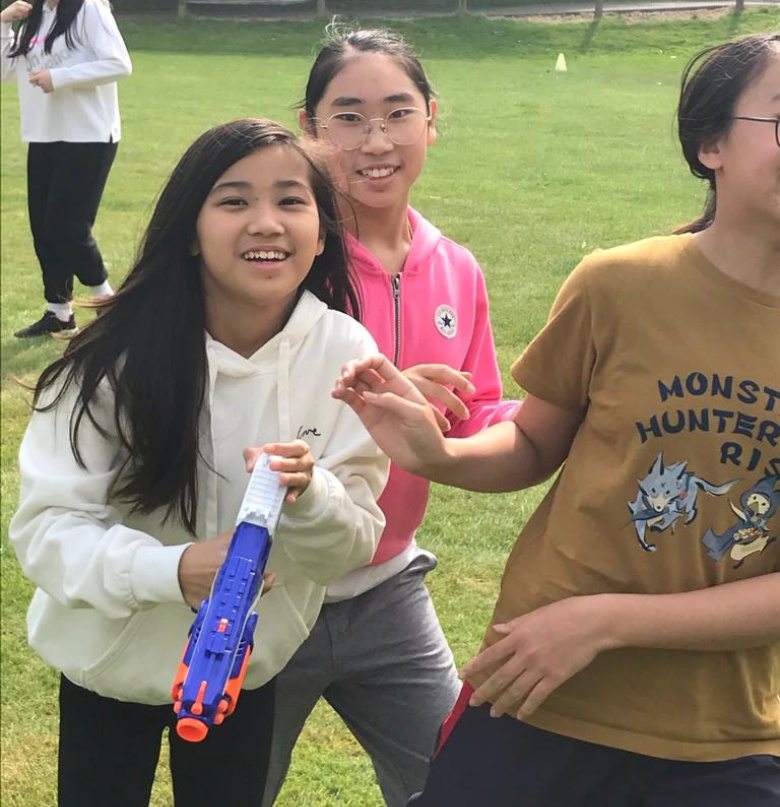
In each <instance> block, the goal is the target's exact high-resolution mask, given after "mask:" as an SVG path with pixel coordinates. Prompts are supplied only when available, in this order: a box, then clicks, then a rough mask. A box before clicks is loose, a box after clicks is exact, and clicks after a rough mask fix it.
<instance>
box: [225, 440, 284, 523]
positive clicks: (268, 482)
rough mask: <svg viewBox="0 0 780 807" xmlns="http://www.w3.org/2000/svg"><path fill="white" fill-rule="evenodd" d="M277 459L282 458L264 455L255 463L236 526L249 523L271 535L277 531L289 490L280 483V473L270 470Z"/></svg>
mask: <svg viewBox="0 0 780 807" xmlns="http://www.w3.org/2000/svg"><path fill="white" fill-rule="evenodd" d="M276 459H280V457H275V456H272V455H271V454H262V455H261V456H260V459H258V460H257V462H256V463H255V468H254V470H253V471H252V476H251V477H250V479H249V485H247V489H246V493H245V494H244V500H243V501H242V502H241V507H240V509H239V511H238V518H237V519H236V526H238V525H239V524H241V523H242V522H244V521H248V522H249V523H250V524H256V525H257V526H258V527H265V528H266V529H267V530H268V532H269V534H270V535H273V534H274V532H275V531H276V525H277V524H278V523H279V515H280V513H281V510H282V504H284V497H285V496H286V494H287V488H286V487H283V486H282V485H281V484H280V483H279V473H278V471H272V470H271V469H270V468H269V464H270V463H271V462H272V461H273V460H276Z"/></svg>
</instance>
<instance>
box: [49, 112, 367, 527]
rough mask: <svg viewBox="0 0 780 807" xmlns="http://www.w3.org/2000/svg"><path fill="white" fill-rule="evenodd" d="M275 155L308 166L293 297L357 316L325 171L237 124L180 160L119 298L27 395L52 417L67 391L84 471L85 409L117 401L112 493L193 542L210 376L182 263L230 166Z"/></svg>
mask: <svg viewBox="0 0 780 807" xmlns="http://www.w3.org/2000/svg"><path fill="white" fill-rule="evenodd" d="M279 145H281V146H283V147H284V148H287V149H291V150H293V151H295V152H297V153H298V154H300V155H301V156H302V157H303V158H304V159H305V160H306V162H307V164H308V166H309V177H310V181H311V186H312V190H313V192H314V197H315V200H316V204H317V208H318V211H319V216H320V226H321V228H322V231H323V232H324V233H325V245H324V249H323V252H322V254H321V255H318V256H317V257H316V258H315V260H314V263H313V264H312V268H311V270H310V272H309V274H308V275H307V276H306V278H305V280H304V281H303V284H302V286H303V288H306V289H308V290H310V291H311V292H312V293H313V294H315V295H316V296H317V297H319V298H320V299H321V300H322V301H323V302H325V303H326V304H327V305H328V306H329V307H331V308H334V309H337V310H339V311H344V312H346V311H349V312H350V313H351V314H352V315H353V316H356V315H357V314H358V312H359V304H358V298H357V295H356V293H355V290H354V289H353V286H352V282H351V280H350V276H349V271H348V263H347V257H346V250H345V247H344V242H343V239H342V232H341V229H340V227H339V224H338V216H337V210H336V203H335V199H334V191H333V188H332V186H331V183H330V179H329V177H328V174H327V170H326V168H325V167H324V163H323V162H322V161H321V160H320V159H319V158H318V157H317V156H315V155H314V154H312V153H311V152H310V150H309V148H308V147H307V146H304V145H303V144H302V143H301V142H300V141H299V140H298V138H297V137H296V136H295V135H294V134H293V133H292V132H290V131H289V130H288V129H285V128H284V127H282V126H280V125H279V124H278V123H274V122H273V121H269V120H262V119H254V118H244V119H241V120H236V121H232V122H231V123H226V124H223V125H221V126H216V127H214V128H213V129H210V130H209V131H207V132H205V133H204V134H203V135H201V136H200V137H199V138H198V139H197V140H196V141H195V142H194V143H193V144H192V145H191V146H190V147H189V148H188V149H187V151H186V152H185V154H184V156H183V157H182V158H181V160H180V161H179V163H178V165H177V166H176V168H174V170H173V173H172V174H171V176H170V177H169V179H168V181H167V183H166V185H165V187H164V188H163V190H162V192H161V194H160V197H159V199H158V201H157V204H156V206H155V209H154V212H153V214H152V218H151V221H150V222H149V226H148V228H147V230H146V233H145V235H144V237H143V239H142V241H141V245H140V247H139V251H138V254H137V256H136V259H135V263H134V266H133V268H132V269H131V271H130V273H129V274H128V275H127V278H126V279H125V281H124V282H123V283H122V285H121V287H120V288H119V290H118V292H117V294H116V295H115V296H114V297H112V298H110V299H109V300H107V301H106V302H105V303H103V304H101V305H100V307H99V315H98V316H97V317H96V318H95V320H94V321H93V322H92V323H90V324H89V325H88V326H87V327H86V328H85V329H84V330H83V331H81V333H79V334H78V335H77V336H76V337H74V338H73V339H72V340H71V342H70V343H69V345H68V347H67V349H66V351H65V354H64V355H63V356H62V357H61V358H59V359H57V360H56V361H54V362H53V363H52V364H51V365H49V367H47V368H46V369H45V370H44V371H43V373H42V374H41V376H40V378H39V379H38V382H37V384H36V386H35V392H34V398H33V405H34V406H35V407H36V408H37V409H38V410H40V411H46V410H49V409H52V408H53V407H55V406H57V404H58V403H60V401H61V400H62V399H63V396H64V394H65V392H66V390H67V389H68V388H69V387H70V386H71V385H73V386H75V388H76V390H77V401H76V405H75V407H74V409H73V412H72V415H71V420H70V443H71V448H72V450H73V453H74V456H75V457H76V459H77V461H78V462H79V464H80V465H81V466H82V467H86V466H85V464H84V461H83V458H82V455H81V453H80V451H79V446H78V431H79V427H80V425H81V423H82V421H83V419H84V418H85V417H86V418H88V419H89V421H91V423H92V424H93V425H94V426H95V428H96V429H97V430H98V431H99V432H100V433H101V434H103V435H104V436H106V427H105V425H101V424H99V423H98V422H97V419H96V417H95V415H94V413H93V409H92V407H93V406H94V404H95V402H96V399H97V396H98V395H99V393H100V389H99V388H100V387H101V386H102V385H104V384H105V383H106V382H107V383H108V384H109V385H110V387H111V389H112V391H113V394H114V411H113V421H114V426H115V429H116V432H117V434H118V436H119V440H120V442H121V444H122V446H123V448H124V449H125V450H126V452H127V455H128V459H127V460H126V462H125V465H124V466H123V468H122V472H121V473H120V474H119V475H118V480H119V479H121V482H119V481H117V482H116V486H115V489H114V491H113V493H114V494H115V495H116V496H117V497H118V498H120V499H123V500H125V501H128V502H129V503H130V504H131V506H132V509H133V510H135V511H138V512H144V513H148V512H151V511H153V510H155V509H157V508H166V516H165V517H166V518H168V517H170V516H172V515H174V516H176V517H178V519H179V520H180V521H181V523H182V524H183V525H184V526H185V527H186V528H187V529H188V530H189V532H190V533H193V534H194V532H195V524H196V513H197V502H198V482H197V480H198V475H197V465H198V462H199V461H202V458H201V456H200V451H199V442H198V421H199V417H200V414H201V410H202V408H203V404H204V400H205V392H206V385H207V376H208V367H207V360H206V340H205V328H206V314H205V305H204V292H203V284H202V279H201V271H200V258H199V257H196V256H193V255H192V254H191V253H192V249H191V247H192V244H193V243H194V241H195V236H196V223H197V219H198V215H199V213H200V211H201V208H202V206H203V204H204V202H205V200H206V197H207V196H208V193H209V191H210V190H211V188H212V187H213V186H214V184H215V182H216V181H217V180H218V179H219V178H220V177H221V176H222V175H223V174H224V173H225V171H227V170H228V168H230V166H231V165H233V164H234V163H236V162H237V161H238V160H240V159H242V158H244V157H246V156H248V155H249V154H252V153H253V152H255V151H258V150H259V149H263V148H267V147H269V146H279ZM46 392H48V393H49V394H47V395H45V396H44V398H42V396H43V395H44V393H46ZM44 400H45V403H43V401H44Z"/></svg>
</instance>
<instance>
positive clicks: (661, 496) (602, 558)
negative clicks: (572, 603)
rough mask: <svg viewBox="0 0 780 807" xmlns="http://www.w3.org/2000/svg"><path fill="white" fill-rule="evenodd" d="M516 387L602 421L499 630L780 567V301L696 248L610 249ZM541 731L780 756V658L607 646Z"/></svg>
mask: <svg viewBox="0 0 780 807" xmlns="http://www.w3.org/2000/svg"><path fill="white" fill-rule="evenodd" d="M778 270H779V271H780V267H778ZM512 375H513V377H514V378H515V380H516V381H517V382H518V383H519V384H520V385H521V386H522V387H523V388H524V389H525V390H526V391H527V392H528V393H530V394H532V395H534V396H536V397H538V398H541V399H543V400H546V401H549V402H551V403H554V404H556V405H557V406H560V407H563V408H566V409H572V410H574V409H577V410H582V409H584V410H585V415H584V420H583V422H582V425H581V427H580V429H579V431H578V432H577V435H576V437H575V439H574V442H573V445H572V447H571V451H570V454H569V457H568V459H567V461H566V463H565V465H564V467H563V469H562V470H561V472H560V474H559V476H558V478H557V480H556V482H555V484H554V485H553V487H552V488H551V490H550V491H549V493H548V495H547V496H546V498H545V499H544V501H543V502H542V504H541V505H540V507H539V508H538V510H537V511H536V512H535V513H534V515H533V516H532V517H531V519H530V521H529V522H528V524H527V525H526V527H525V528H524V529H523V531H522V533H521V534H520V536H519V538H518V540H517V543H516V544H515V547H514V549H513V551H512V554H511V556H510V558H509V561H508V563H507V566H506V571H505V573H504V577H503V580H502V584H501V592H500V595H499V599H498V603H497V605H496V609H495V615H494V622H504V621H506V620H509V619H512V618H514V617H516V616H519V615H521V614H523V613H527V612H528V611H531V610H533V609H535V608H538V607H539V606H541V605H544V604H546V603H549V602H553V601H556V600H560V599H562V598H564V597H570V596H572V595H576V594H591V593H602V592H629V593H649V594H662V593H670V592H681V591H689V590H695V589H702V588H706V587H709V586H714V585H718V584H720V583H724V582H727V581H732V580H739V579H743V578H748V577H754V576H757V575H762V574H767V573H770V572H776V571H780V540H778V539H780V297H776V296H771V295H768V294H762V293H760V292H758V291H756V290H753V289H751V288H748V287H746V286H743V285H742V284H740V283H738V282H736V281H734V280H732V279H731V278H729V277H728V276H726V275H724V274H723V273H722V272H720V271H719V270H718V269H717V268H716V267H714V266H713V265H712V264H711V263H710V262H709V261H708V260H707V259H706V258H705V257H704V256H703V254H702V253H701V252H700V251H699V249H698V247H697V246H696V243H695V239H694V237H693V236H690V235H684V236H670V237H663V238H652V239H648V240H646V241H642V242H639V243H635V244H630V245H627V246H623V247H618V248H616V249H611V250H607V251H601V252H597V253H594V254H593V255H591V256H590V257H588V258H587V259H586V260H584V261H583V262H582V263H581V264H580V265H579V266H578V267H577V269H576V270H575V271H574V272H573V273H572V274H571V276H570V277H569V279H568V280H567V282H566V283H565V284H564V286H563V288H562V290H561V292H560V294H559V295H558V298H557V300H556V302H555V304H554V306H553V309H552V312H551V315H550V318H549V321H548V323H547V325H546V326H545V328H544V329H543V330H542V331H541V333H540V334H539V335H538V336H537V337H536V339H534V341H533V342H532V343H531V344H530V345H529V346H528V348H527V350H526V351H525V352H524V353H523V355H522V356H521V357H520V359H518V361H517V362H516V363H515V365H514V366H513V368H512ZM713 618H715V617H714V616H713ZM495 640H496V636H495V634H493V633H492V632H491V631H489V632H488V636H487V638H486V642H487V643H489V644H490V643H492V642H493V641H495ZM528 722H529V723H531V724H533V725H535V726H538V727H540V728H543V729H546V730H549V731H553V732H557V733H559V734H563V735H566V736H570V737H575V738H578V739H581V740H586V741H589V742H594V743H598V744H602V745H608V746H612V747H616V748H622V749H626V750H629V751H634V752H637V753H641V754H646V755H649V756H657V757H663V758H669V759H680V760H723V759H730V758H735V757H739V756H746V755H751V754H777V755H780V645H778V644H775V645H771V646H767V647H758V648H754V649H750V650H739V651H733V652H721V651H718V652H700V651H680V650H654V649H642V648H640V649H637V648H621V649H619V650H612V651H608V652H604V653H602V654H600V655H599V656H598V657H597V658H596V659H595V660H594V661H593V663H592V664H590V665H589V666H588V667H587V668H586V669H584V670H583V671H582V672H580V673H579V674H578V675H576V676H574V677H573V678H572V679H571V680H569V681H568V682H566V683H565V684H564V685H563V686H561V687H560V688H559V689H558V690H557V691H556V692H555V693H553V694H552V695H551V696H550V697H549V699H548V700H547V701H546V703H545V704H544V705H543V707H542V708H540V709H539V710H538V712H537V713H535V714H534V715H533V716H532V717H531V719H529V721H528Z"/></svg>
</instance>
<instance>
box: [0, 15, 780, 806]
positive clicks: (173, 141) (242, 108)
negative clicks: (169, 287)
mask: <svg viewBox="0 0 780 807" xmlns="http://www.w3.org/2000/svg"><path fill="white" fill-rule="evenodd" d="M778 23H780V13H778V10H776V9H763V10H760V11H755V12H750V13H746V14H744V15H742V17H741V18H738V19H737V18H734V17H732V16H726V17H723V18H722V19H717V20H697V19H695V18H694V19H691V20H689V21H685V22H679V21H676V22H645V23H642V24H637V25H628V24H626V23H624V22H622V21H620V20H607V21H604V22H603V23H602V24H601V25H599V26H594V25H591V24H586V23H581V24H577V23H568V24H561V25H545V24H532V23H521V22H515V21H490V20H485V19H481V18H473V19H471V18H458V19H449V20H426V21H420V22H416V23H404V24H398V25H395V26H394V27H396V28H398V29H400V30H402V31H403V32H404V33H405V34H407V36H408V37H409V38H410V39H411V40H412V41H413V42H414V43H415V44H416V45H417V46H418V48H419V49H420V51H421V53H422V55H423V58H424V61H425V63H426V65H427V67H428V70H429V73H430V75H431V78H432V79H433V82H434V84H435V86H436V88H437V91H438V94H439V96H440V99H441V105H442V115H441V126H440V134H441V137H440V140H439V142H438V143H437V144H436V146H435V147H434V148H433V149H432V150H431V152H430V158H429V165H428V167H427V169H426V172H425V174H424V176H423V177H422V179H421V180H420V182H419V183H418V186H417V188H416V189H415V195H414V204H415V205H416V206H417V207H418V208H419V209H420V210H421V211H422V212H423V213H424V214H425V215H426V216H428V217H429V218H431V219H432V220H433V221H435V222H436V223H437V224H438V225H439V226H440V227H441V229H442V230H443V231H445V232H446V233H447V234H448V235H450V236H451V237H453V238H455V239H456V240H458V241H461V242H463V243H465V244H466V245H468V246H469V247H470V248H471V250H472V251H473V252H474V253H475V254H476V255H477V257H478V259H479V260H480V261H481V263H482V265H483V267H484V269H485V273H486V275H487V279H488V288H489V292H490V299H491V304H492V317H493V324H494V329H495V334H496V342H497V345H498V351H499V360H500V364H501V368H502V371H503V372H504V377H505V383H506V392H507V395H511V396H514V395H516V394H518V391H517V390H516V389H515V388H514V386H513V383H512V382H511V380H510V379H509V375H508V368H509V366H510V364H511V362H512V360H513V359H514V358H515V357H516V355H517V354H518V353H519V352H520V351H521V350H522V348H523V347H524V346H525V345H526V344H527V342H528V341H529V339H530V338H531V336H532V335H533V334H534V332H535V331H537V330H538V328H539V327H540V326H541V324H542V323H543V322H544V319H545V316H546V313H547V310H548V307H549V305H550V303H551V301H552V299H553V296H554V294H555V291H556V289H557V288H558V287H559V286H560V284H561V282H562V280H563V279H564V278H565V276H566V275H567V273H568V272H569V271H570V270H571V269H572V268H573V266H574V265H575V264H576V263H577V261H578V260H579V259H580V258H581V257H582V256H583V255H585V254H586V253H587V252H589V251H591V250H592V249H594V248H596V247H599V246H610V245H614V244H617V243H620V242H623V241H626V240H633V239H637V238H640V237H644V236H648V235H652V234H658V233H665V232H669V231H670V230H671V229H672V228H673V227H674V226H675V225H677V224H679V223H681V222H682V221H685V220H688V219H690V218H693V217H694V216H695V215H696V214H697V213H698V211H699V209H700V207H701V203H702V199H703V189H702V187H701V186H700V185H699V184H698V183H697V182H696V181H695V180H694V179H693V178H691V177H690V176H689V175H688V173H687V170H686V168H685V166H684V164H683V161H682V158H681V157H680V156H679V154H678V151H677V148H676V144H675V139H674V127H673V117H674V116H673V113H674V105H675V101H676V92H677V86H678V82H679V75H680V72H681V69H682V67H683V66H684V64H685V62H686V60H687V59H688V58H689V57H690V56H691V55H692V54H693V53H694V52H695V51H697V50H698V49H699V48H700V47H703V46H705V45H707V44H710V43H712V42H716V41H719V40H722V39H725V38H727V37H729V36H731V35H732V34H737V33H748V32H753V31H762V30H770V29H773V28H775V27H776V26H777V25H778ZM120 24H121V27H122V30H123V32H124V33H125V36H126V39H127V42H128V46H129V48H130V50H131V53H132V56H133V61H134V68H135V71H134V74H133V76H132V78H130V79H128V80H127V81H125V82H123V83H122V85H121V89H120V95H121V104H122V112H123V120H124V124H123V128H124V132H123V140H122V145H121V147H120V150H119V155H118V158H117V162H116V164H115V166H114V169H113V172H112V175H111V177H110V180H109V185H108V188H107V191H106V195H105V197H104V202H103V205H102V208H101V212H100V216H99V220H98V225H97V228H96V233H97V237H98V240H99V242H100V244H101V248H102V250H103V252H104V255H105V257H106V260H107V262H108V264H109V269H110V275H111V279H112V281H114V283H115V284H116V283H118V282H119V281H120V280H121V278H122V276H123V275H124V273H125V272H126V270H127V268H128V265H129V263H130V261H131V257H132V254H133V251H134V248H135V244H136V242H137V239H138V236H139V235H140V233H141V231H142V228H143V226H144V224H145V221H146V219H147V218H148V214H149V211H150V207H151V204H152V202H153V200H154V197H155V195H156V193H157V192H158V190H159V189H160V186H161V184H162V182H163V181H164V178H165V176H166V175H167V173H168V172H169V170H170V169H171V167H172V166H173V164H174V162H175V160H176V159H177V157H178V156H179V155H180V153H181V152H182V150H183V149H184V148H185V147H186V146H187V145H188V144H189V143H190V142H191V140H192V139H193V138H194V136H195V135H196V134H198V133H200V132H201V131H202V130H203V129H205V128H206V127H208V126H210V125H212V124H215V123H218V122H222V121H225V120H228V119H230V118H234V117H239V116H242V115H254V114H260V115H264V116H268V117H272V118H277V119H279V120H281V121H282V122H285V123H287V124H290V125H292V124H293V122H294V120H295V114H294V112H293V110H292V105H293V103H294V102H295V101H296V100H297V99H298V98H299V97H300V96H301V94H302V91H303V85H304V81H305V76H306V73H307V70H308V66H309V62H310V60H311V53H312V52H313V49H314V48H315V45H316V42H317V41H318V39H319V37H320V34H321V26H320V25H319V24H317V23H292V22H288V23H280V24H260V23H256V24H241V23H227V22H225V23H219V22H213V21H209V22H207V23H206V22H197V21H188V22H186V23H183V24H179V23H174V22H165V21H159V20H158V21H144V20H142V19H126V20H120ZM372 24H376V21H372ZM559 52H564V53H565V54H566V58H567V62H568V67H569V70H568V72H566V73H556V72H555V71H554V70H553V65H554V63H555V57H556V55H557V54H558V53H559ZM2 144H3V145H2V251H1V254H0V260H1V262H2V317H1V321H0V335H1V339H2V390H1V393H0V394H1V395H2V399H1V401H0V403H2V427H3V428H2V454H1V457H0V460H1V462H2V486H1V488H0V493H1V494H2V522H1V524H0V526H1V527H2V547H1V553H2V555H1V562H2V577H1V578H0V580H1V582H2V660H1V661H2V752H3V753H2V779H1V780H0V784H1V786H2V804H3V807H44V806H45V805H53V804H54V803H55V795H54V792H55V781H56V770H55V761H54V760H55V749H56V726H57V717H56V699H55V682H56V675H55V674H54V673H53V672H52V671H51V670H49V669H47V668H46V667H45V666H44V665H43V664H42V663H41V662H40V661H39V660H38V659H37V657H36V656H34V655H33V654H32V653H31V652H30V651H29V650H28V649H27V647H26V644H25V634H24V612H25V609H26V605H27V601H28V599H29V596H30V593H31V587H30V585H29V584H28V583H27V582H26V581H25V580H24V579H23V578H22V577H21V574H20V571H19V568H18V564H17V562H16V559H15V558H14V555H13V551H12V550H11V549H10V547H9V545H8V541H7V530H8V521H9V519H10V517H11V515H12V513H13V510H14V507H15V502H16V496H17V490H18V478H17V472H16V450H17V446H18V443H19V440H20V437H21V434H22V432H23V430H24V427H25V425H26V421H27V417H28V411H29V410H28V408H27V403H26V399H25V395H24V394H22V392H21V391H20V389H19V387H18V386H17V385H16V384H15V382H14V380H13V379H14V378H15V377H16V378H19V377H20V378H22V379H25V380H28V381H29V380H32V379H33V378H34V377H35V374H36V373H37V372H39V371H40V370H41V369H42V368H43V367H44V366H45V364H46V362H47V361H49V360H50V359H51V358H52V357H54V356H55V355H56V353H57V351H58V350H59V349H61V346H59V345H58V344H56V343H54V342H53V340H50V341H47V342H29V341H20V340H15V339H14V338H13V336H12V333H13V331H14V330H15V329H17V328H18V327H20V326H22V325H24V324H27V323H28V321H31V320H33V319H34V318H37V317H38V316H39V315H40V313H41V309H42V307H43V306H42V296H41V288H40V279H39V274H38V268H37V264H36V262H35V256H34V254H33V251H32V245H31V241H30V236H29V232H28V226H27V218H26V206H25V205H26V195H25V184H24V159H25V150H24V147H23V146H22V144H20V143H19V140H18V113H17V101H16V92H15V88H14V87H13V86H4V87H3V90H2ZM88 316H89V315H87V314H85V313H83V312H80V313H77V317H78V318H79V319H80V320H81V321H82V322H83V321H85V320H86V319H88ZM539 498H540V491H538V490H537V491H530V492H528V493H525V494H517V495H505V496H484V495H481V496H477V495H475V494H470V493H465V492H461V491H454V490H449V489H443V488H439V489H437V490H436V491H435V492H434V497H433V502H432V505H431V508H430V511H429V516H428V519H427V520H426V522H425V525H424V528H423V529H422V531H421V533H420V535H419V536H418V537H419V540H420V541H421V543H422V544H423V545H425V546H426V547H427V548H429V549H431V550H432V551H434V552H436V553H437V555H438V556H439V559H440V566H439V569H438V570H437V571H436V572H435V573H434V574H433V575H432V576H431V577H430V578H429V583H430V587H431V590H432V592H433V596H434V599H435V601H436V604H437V607H438V610H439V614H440V617H441V620H442V623H443V625H444V627H445V630H446V632H447V635H448V637H449V639H450V641H451V644H452V647H453V650H454V652H455V655H456V657H457V659H458V662H459V663H462V662H464V661H466V660H467V659H468V658H469V657H470V655H471V654H472V653H473V651H474V650H475V649H476V647H477V645H478V643H479V639H480V637H481V633H482V630H483V627H484V625H485V622H486V620H487V619H488V617H489V614H490V609H491V605H492V602H493V599H494V596H495V593H496V590H497V585H498V581H499V577H500V573H501V569H502V566H503V561H504V559H505V557H506V555H507V553H508V550H509V548H510V547H511V545H512V542H513V540H514V537H515V535H516V533H517V530H518V527H519V526H520V525H521V524H522V523H523V522H524V520H525V519H526V518H527V516H528V515H529V513H530V511H531V509H532V508H533V507H534V505H535V504H536V502H537V501H538V500H539ZM110 804H111V801H110V795H107V801H106V807H110ZM152 804H153V805H156V806H157V807H162V805H168V804H171V797H170V790H169V788H168V784H167V772H166V771H165V762H164V761H163V762H161V769H160V772H159V775H158V782H157V784H156V786H155V791H154V798H153V801H152ZM278 804H279V807H292V805H305V807H378V805H380V804H381V800H380V797H379V792H378V789H377V788H376V786H375V784H374V782H373V774H372V771H371V767H370V764H369V763H368V761H367V759H366V757H365V756H364V755H363V754H362V752H361V751H360V749H359V748H358V747H357V746H356V744H355V743H354V742H353V741H352V739H351V737H350V736H349V735H348V734H347V733H346V731H345V730H344V729H343V728H342V727H341V725H340V724H339V721H338V720H337V719H336V718H335V717H334V716H333V715H332V713H330V712H329V711H328V710H327V709H325V708H319V709H318V710H317V712H316V714H315V717H314V719H313V720H311V721H310V724H309V726H308V727H307V729H306V732H305V734H304V737H303V738H302V740H301V742H300V744H299V747H298V749H297V753H296V756H295V759H294V763H293V768H292V770H291V772H290V776H289V779H288V782H287V785H286V786H285V790H284V791H283V794H282V796H281V798H280V800H279V802H278Z"/></svg>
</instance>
